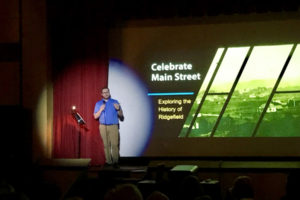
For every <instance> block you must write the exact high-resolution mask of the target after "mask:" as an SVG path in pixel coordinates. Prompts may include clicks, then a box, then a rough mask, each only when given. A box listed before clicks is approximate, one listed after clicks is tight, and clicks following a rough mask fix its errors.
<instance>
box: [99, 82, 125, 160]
mask: <svg viewBox="0 0 300 200" xmlns="http://www.w3.org/2000/svg"><path fill="white" fill-rule="evenodd" d="M101 95H102V99H101V100H100V101H98V102H97V103H96V105H95V109H94V118H95V119H99V123H100V125H99V130H100V135H101V137H102V140H103V145H104V153H105V159H106V163H107V164H117V163H118V161H119V147H120V145H119V142H120V139H119V138H120V135H119V119H120V121H123V120H124V115H123V111H122V108H121V106H120V103H119V102H118V101H117V100H115V99H112V98H111V96H110V91H109V89H108V88H107V87H105V88H103V89H102V93H101Z"/></svg>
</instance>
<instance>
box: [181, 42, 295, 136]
mask: <svg viewBox="0 0 300 200" xmlns="http://www.w3.org/2000/svg"><path fill="white" fill-rule="evenodd" d="M249 49H250V47H231V48H227V51H225V50H224V48H222V49H221V48H220V49H218V51H217V53H216V56H215V58H214V60H213V62H212V64H211V66H210V69H209V72H208V73H207V76H206V77H205V80H204V83H203V84H202V86H201V88H200V89H199V92H198V94H197V97H196V100H195V101H194V103H193V105H192V107H191V110H190V111H189V114H188V115H187V117H186V121H185V123H184V125H183V128H182V130H181V132H180V134H179V137H300V123H299V122H300V47H299V45H297V46H296V45H294V44H288V45H271V46H254V47H252V51H249ZM222 53H223V60H220V58H221V57H222V56H221V55H222ZM289 57H291V59H290V60H288V58H289ZM246 58H247V59H248V60H247V61H248V62H247V63H246V64H245V65H244V68H243V69H242V68H241V67H242V65H243V63H244V60H245V59H246ZM288 61H289V62H288ZM284 66H285V68H284ZM241 70H242V73H240V75H239V76H238V72H239V71H241ZM212 71H214V72H215V76H213V75H212V74H213V72H212ZM283 72H284V73H283ZM280 74H281V75H280ZM209 81H211V82H212V84H211V86H210V87H209V86H208V85H209V84H208V82H209Z"/></svg>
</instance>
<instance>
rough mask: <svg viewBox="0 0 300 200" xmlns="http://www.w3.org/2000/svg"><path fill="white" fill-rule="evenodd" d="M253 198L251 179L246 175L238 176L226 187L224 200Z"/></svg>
mask: <svg viewBox="0 0 300 200" xmlns="http://www.w3.org/2000/svg"><path fill="white" fill-rule="evenodd" d="M242 199H243V200H244V199H249V200H250V199H254V190H253V186H252V180H251V178H250V177H248V176H238V177H237V178H236V179H235V180H234V183H233V186H232V187H231V188H229V189H228V191H227V194H226V197H225V200H242Z"/></svg>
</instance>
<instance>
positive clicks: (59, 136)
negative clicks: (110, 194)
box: [53, 61, 107, 165]
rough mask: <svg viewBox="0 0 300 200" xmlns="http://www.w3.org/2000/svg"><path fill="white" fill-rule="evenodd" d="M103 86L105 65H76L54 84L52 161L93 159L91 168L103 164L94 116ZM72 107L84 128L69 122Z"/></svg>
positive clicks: (100, 62)
mask: <svg viewBox="0 0 300 200" xmlns="http://www.w3.org/2000/svg"><path fill="white" fill-rule="evenodd" d="M106 84H107V63H106V62H105V61H83V62H76V63H73V64H72V66H69V67H68V69H66V70H64V71H63V72H62V73H61V74H60V75H59V76H58V78H57V79H56V81H55V83H54V116H53V134H54V147H53V157H54V158H78V157H79V156H80V157H81V158H92V165H100V164H103V163H104V162H105V158H104V152H103V144H102V140H101V139H100V135H99V129H98V125H99V124H98V122H97V120H95V119H94V117H93V112H94V106H95V103H96V101H98V100H99V99H100V97H101V96H100V91H101V88H102V87H104V86H106ZM73 105H75V106H76V108H77V110H78V111H79V113H80V114H81V116H82V117H83V118H84V120H85V121H86V125H87V126H86V127H87V128H84V127H81V128H80V127H79V126H78V124H77V122H76V121H75V120H74V119H73V118H72V115H71V107H72V106H73ZM79 134H80V135H79ZM79 139H80V141H79ZM79 151H80V152H79ZM79 153H80V155H79Z"/></svg>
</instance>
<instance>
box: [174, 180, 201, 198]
mask: <svg viewBox="0 0 300 200" xmlns="http://www.w3.org/2000/svg"><path fill="white" fill-rule="evenodd" d="M203 194H204V192H203V188H202V186H201V184H200V181H199V178H198V177H197V176H195V175H188V176H186V177H184V178H183V180H182V182H181V183H180V185H179V188H178V194H177V195H176V199H178V200H189V199H190V200H193V199H195V198H196V197H199V196H202V195H203Z"/></svg>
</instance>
